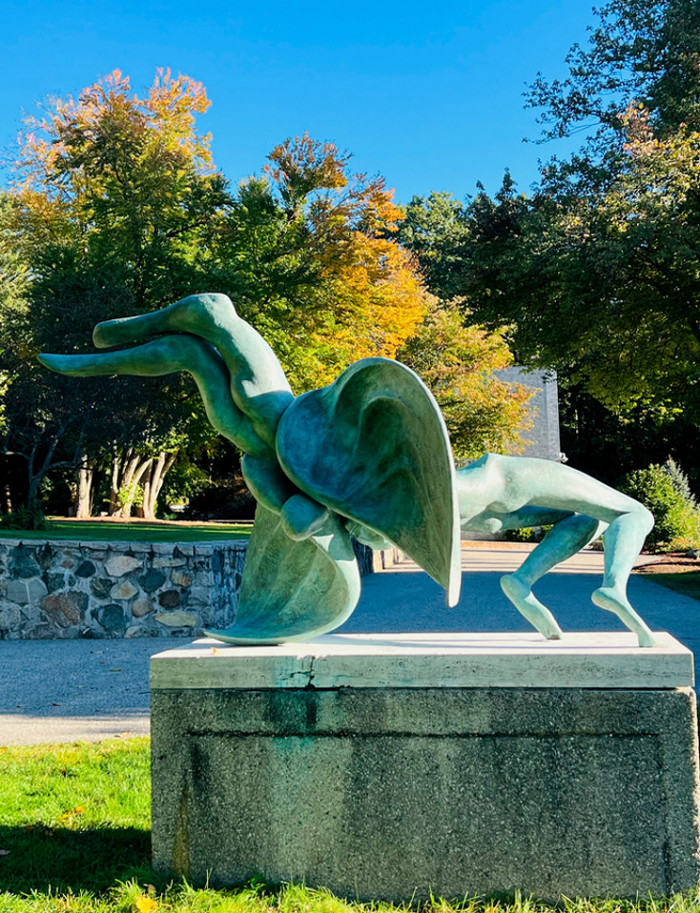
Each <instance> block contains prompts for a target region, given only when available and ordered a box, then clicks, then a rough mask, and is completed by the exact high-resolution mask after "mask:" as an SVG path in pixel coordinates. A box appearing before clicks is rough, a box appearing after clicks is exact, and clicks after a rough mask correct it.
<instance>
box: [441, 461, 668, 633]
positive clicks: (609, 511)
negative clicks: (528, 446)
mask: <svg viewBox="0 0 700 913" xmlns="http://www.w3.org/2000/svg"><path fill="white" fill-rule="evenodd" d="M457 497H458V502H459V514H460V523H461V527H462V529H463V530H471V531H473V532H481V533H498V532H502V531H503V530H509V529H524V528H527V527H531V526H546V525H549V524H553V526H552V529H551V530H550V531H549V532H548V533H547V535H546V536H545V538H544V539H543V540H542V542H540V543H539V544H538V546H537V547H536V548H535V549H534V550H533V551H532V552H531V553H530V555H528V557H527V558H526V559H525V561H524V562H523V564H522V565H521V566H520V567H519V568H518V570H517V571H516V572H515V573H514V574H510V575H507V576H505V577H502V578H501V588H502V589H503V592H504V593H505V594H506V596H507V597H508V598H509V599H510V601H511V602H512V603H513V605H514V606H515V607H516V608H517V609H518V610H519V611H520V612H521V613H522V614H523V615H524V616H525V618H527V620H528V621H529V622H530V623H531V624H532V625H533V626H534V627H535V628H537V630H538V631H540V632H541V633H542V634H544V636H545V637H548V638H553V639H554V638H559V637H561V629H560V628H559V625H558V624H557V622H556V621H555V619H554V616H553V615H552V613H551V612H550V611H549V609H547V608H546V607H545V606H544V605H542V603H541V602H540V601H539V600H538V599H537V597H536V596H535V595H534V594H533V592H532V587H533V586H534V584H535V583H536V582H537V581H538V580H539V579H540V577H543V576H544V575H545V574H546V573H547V571H549V570H551V569H552V568H553V567H554V566H555V565H557V564H559V563H560V562H561V561H564V560H566V559H567V558H570V557H571V556H572V555H574V554H576V552H578V551H579V550H580V549H582V548H584V547H585V546H586V545H588V544H589V543H590V542H592V541H593V540H594V539H597V538H598V536H599V535H600V534H601V533H602V534H603V545H604V548H605V572H604V577H603V585H602V586H601V587H599V588H598V589H597V590H596V591H595V592H594V593H593V595H592V597H591V598H592V600H593V602H594V603H595V604H596V605H597V606H599V607H600V608H601V609H607V610H608V611H609V612H613V613H614V614H615V615H617V616H618V618H619V619H620V620H621V621H622V622H623V624H625V625H626V626H627V627H628V628H629V629H630V630H631V631H634V632H635V634H637V636H638V639H639V644H640V646H645V647H649V646H653V645H654V644H655V643H656V641H655V639H654V636H653V634H652V633H651V631H650V630H649V628H648V627H647V625H646V624H645V623H644V621H642V619H641V618H640V617H639V615H638V614H637V613H636V612H635V611H634V609H633V608H632V606H631V605H630V603H629V600H628V599H627V581H628V579H629V575H630V571H631V570H632V566H633V565H634V561H635V559H636V558H637V556H638V555H639V552H640V551H641V548H642V546H643V545H644V540H645V539H646V537H647V535H648V534H649V532H650V531H651V528H652V527H653V525H654V518H653V516H652V515H651V513H650V512H649V511H648V510H647V509H646V507H644V506H642V505H641V504H640V503H639V502H638V501H635V500H634V499H633V498H629V497H627V495H623V494H622V493H621V492H619V491H616V490H615V489H614V488H610V487H609V486H608V485H604V484H603V483H602V482H598V481H596V480H595V479H592V478H591V477H590V476H587V475H585V474H584V473H582V472H578V470H576V469H571V468H570V467H568V466H563V465H562V464H561V463H554V462H551V461H549V460H537V459H527V458H522V457H508V456H501V455H499V454H495V453H487V454H486V455H485V456H483V457H481V459H479V460H477V461H476V462H475V463H472V464H471V465H470V466H467V467H466V468H465V469H461V470H459V471H458V472H457Z"/></svg>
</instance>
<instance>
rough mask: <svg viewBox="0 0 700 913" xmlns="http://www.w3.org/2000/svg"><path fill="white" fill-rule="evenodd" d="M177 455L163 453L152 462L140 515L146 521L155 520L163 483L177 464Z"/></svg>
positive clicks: (144, 488) (144, 486)
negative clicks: (174, 464)
mask: <svg viewBox="0 0 700 913" xmlns="http://www.w3.org/2000/svg"><path fill="white" fill-rule="evenodd" d="M176 456H177V453H164V452H163V451H161V452H160V453H159V454H158V458H157V459H156V460H153V461H152V464H151V469H150V472H148V473H147V474H146V477H145V480H144V483H143V504H142V505H141V508H140V509H139V514H140V516H142V517H143V518H144V519H145V520H155V518H156V504H157V501H158V495H159V494H160V490H161V488H162V487H163V482H164V481H165V477H166V475H167V474H168V472H169V470H170V469H171V468H172V465H173V463H174V462H175V457H176Z"/></svg>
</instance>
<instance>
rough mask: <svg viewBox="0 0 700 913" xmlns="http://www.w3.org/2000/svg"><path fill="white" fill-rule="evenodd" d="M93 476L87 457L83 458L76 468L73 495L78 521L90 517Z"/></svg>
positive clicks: (92, 469) (91, 465) (92, 467)
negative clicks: (75, 483)
mask: <svg viewBox="0 0 700 913" xmlns="http://www.w3.org/2000/svg"><path fill="white" fill-rule="evenodd" d="M94 474H95V471H94V465H93V464H92V463H91V462H90V461H89V460H88V459H87V457H83V459H82V460H81V462H80V466H79V467H78V484H77V490H76V493H75V516H76V518H77V519H78V520H85V519H87V517H91V516H92V497H93V491H92V483H93V479H94Z"/></svg>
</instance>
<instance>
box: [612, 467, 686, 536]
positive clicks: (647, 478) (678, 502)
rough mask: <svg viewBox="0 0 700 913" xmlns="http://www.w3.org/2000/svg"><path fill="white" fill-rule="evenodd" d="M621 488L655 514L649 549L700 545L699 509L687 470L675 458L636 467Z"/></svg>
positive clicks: (626, 477)
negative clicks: (659, 463)
mask: <svg viewBox="0 0 700 913" xmlns="http://www.w3.org/2000/svg"><path fill="white" fill-rule="evenodd" d="M620 491H623V492H624V493H625V494H627V495H630V497H632V498H636V500H637V501H641V503H642V504H644V506H645V507H648V508H649V510H650V511H651V512H652V514H653V515H654V520H655V521H656V522H655V525H654V528H653V530H652V531H651V532H650V533H649V535H648V537H647V542H646V547H647V548H648V549H649V550H650V551H673V550H676V549H686V548H697V547H698V545H700V509H698V505H697V502H696V500H695V498H694V497H693V495H692V492H691V491H690V486H689V485H688V479H687V478H686V476H685V473H684V472H683V471H682V470H681V468H680V467H679V466H678V465H677V464H676V463H675V462H674V461H673V460H671V459H669V460H667V461H666V463H664V465H663V466H659V465H658V464H652V465H651V466H648V467H647V468H646V469H636V470H635V471H634V472H631V473H630V474H629V475H627V476H625V478H624V480H623V482H622V484H621V485H620Z"/></svg>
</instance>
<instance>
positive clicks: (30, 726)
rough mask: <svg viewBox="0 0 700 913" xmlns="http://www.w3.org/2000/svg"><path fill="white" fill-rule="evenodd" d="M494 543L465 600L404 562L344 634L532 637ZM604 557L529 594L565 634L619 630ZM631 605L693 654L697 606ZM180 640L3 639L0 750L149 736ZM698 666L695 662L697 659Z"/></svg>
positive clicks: (667, 598) (473, 552)
mask: <svg viewBox="0 0 700 913" xmlns="http://www.w3.org/2000/svg"><path fill="white" fill-rule="evenodd" d="M494 546H495V543H484V544H481V545H471V546H470V547H465V548H463V550H462V566H463V570H464V574H463V586H462V598H461V599H460V602H459V604H458V605H457V606H456V607H455V608H452V609H449V608H447V607H446V605H445V597H444V591H443V590H442V589H441V588H440V587H439V586H438V585H437V584H436V583H434V582H433V581H432V580H431V579H430V578H429V577H428V576H427V575H426V574H424V573H423V572H422V571H420V569H419V568H417V567H416V566H415V565H414V564H412V563H411V562H405V563H403V564H401V565H399V566H398V567H397V568H394V569H391V570H385V571H382V572H381V573H378V574H373V575H372V576H371V577H368V578H366V579H365V580H364V581H363V589H362V597H361V599H360V602H359V604H358V606H357V609H356V610H355V612H354V613H353V615H352V616H351V618H350V619H349V620H348V621H347V622H346V623H345V625H343V627H342V628H339V629H338V631H339V632H341V631H342V632H343V633H348V634H349V633H397V632H406V633H414V632H415V633H418V632H423V631H435V632H450V631H455V632H457V631H459V632H464V631H475V632H483V631H493V632H501V631H516V632H517V631H531V630H532V629H531V628H530V626H529V625H528V624H527V622H526V621H525V620H524V619H523V618H522V617H521V616H520V614H519V613H518V612H517V611H516V610H515V609H514V608H513V607H512V606H511V604H510V603H509V602H508V600H507V599H506V598H505V596H504V595H503V594H502V593H501V590H500V587H499V584H498V580H499V577H500V576H501V574H504V573H508V572H510V571H513V570H515V568H516V567H517V566H518V565H519V564H520V562H521V561H522V560H523V559H524V558H525V556H526V553H527V551H528V549H529V546H527V545H515V544H507V543H504V544H503V545H499V546H496V547H494ZM601 572H602V554H601V553H600V552H595V551H589V550H587V551H584V552H581V553H580V554H579V555H577V556H575V557H574V558H573V559H570V561H568V562H566V563H565V564H563V565H560V566H559V568H558V569H557V570H555V571H552V572H551V573H550V574H548V575H547V576H546V577H545V578H544V579H543V580H542V581H540V583H539V584H538V586H537V587H536V592H537V594H538V596H539V598H540V599H541V600H542V601H543V602H544V603H545V604H546V605H548V606H549V607H550V608H551V610H552V611H553V613H554V615H555V617H556V618H557V620H558V622H559V624H560V626H561V627H562V628H563V629H564V630H565V631H606V630H607V631H611V630H624V628H623V627H622V625H621V623H620V622H619V621H618V619H617V618H616V617H615V616H613V615H611V614H609V613H607V612H604V611H602V610H600V609H598V608H596V607H595V606H593V605H592V604H591V602H590V595H591V593H592V592H593V590H594V589H595V588H596V587H597V586H599V585H600V575H601ZM629 595H630V599H631V602H632V604H633V605H634V606H635V607H636V608H637V609H638V611H639V613H640V615H641V616H642V617H643V618H644V620H645V621H646V622H647V624H648V625H649V627H651V628H652V629H653V630H666V631H669V632H670V633H671V634H673V635H674V636H675V637H677V638H678V639H679V640H680V641H681V642H682V643H684V644H686V646H688V647H690V649H691V650H692V651H693V653H694V654H695V656H696V658H697V657H700V624H698V622H699V621H700V602H697V601H696V600H694V599H690V598H689V597H687V596H681V595H679V594H677V593H674V592H672V591H671V590H668V589H666V588H665V587H662V586H659V585H658V584H655V583H652V582H651V581H649V580H646V579H644V578H643V577H640V576H633V577H632V578H631V580H630V588H629ZM178 642H179V643H186V642H188V641H187V640H184V639H179V640H175V639H174V638H153V639H133V640H123V639H115V640H51V641H30V640H24V641H23V640H5V641H0V745H32V744H41V743H45V742H73V741H78V740H82V741H99V740H100V739H104V738H113V737H123V738H126V737H128V736H131V735H147V734H148V732H149V687H148V662H149V659H150V657H151V656H152V655H153V654H154V653H159V652H161V651H162V650H166V649H171V648H172V647H173V646H175V644H176V643H178ZM696 665H697V659H696Z"/></svg>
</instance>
